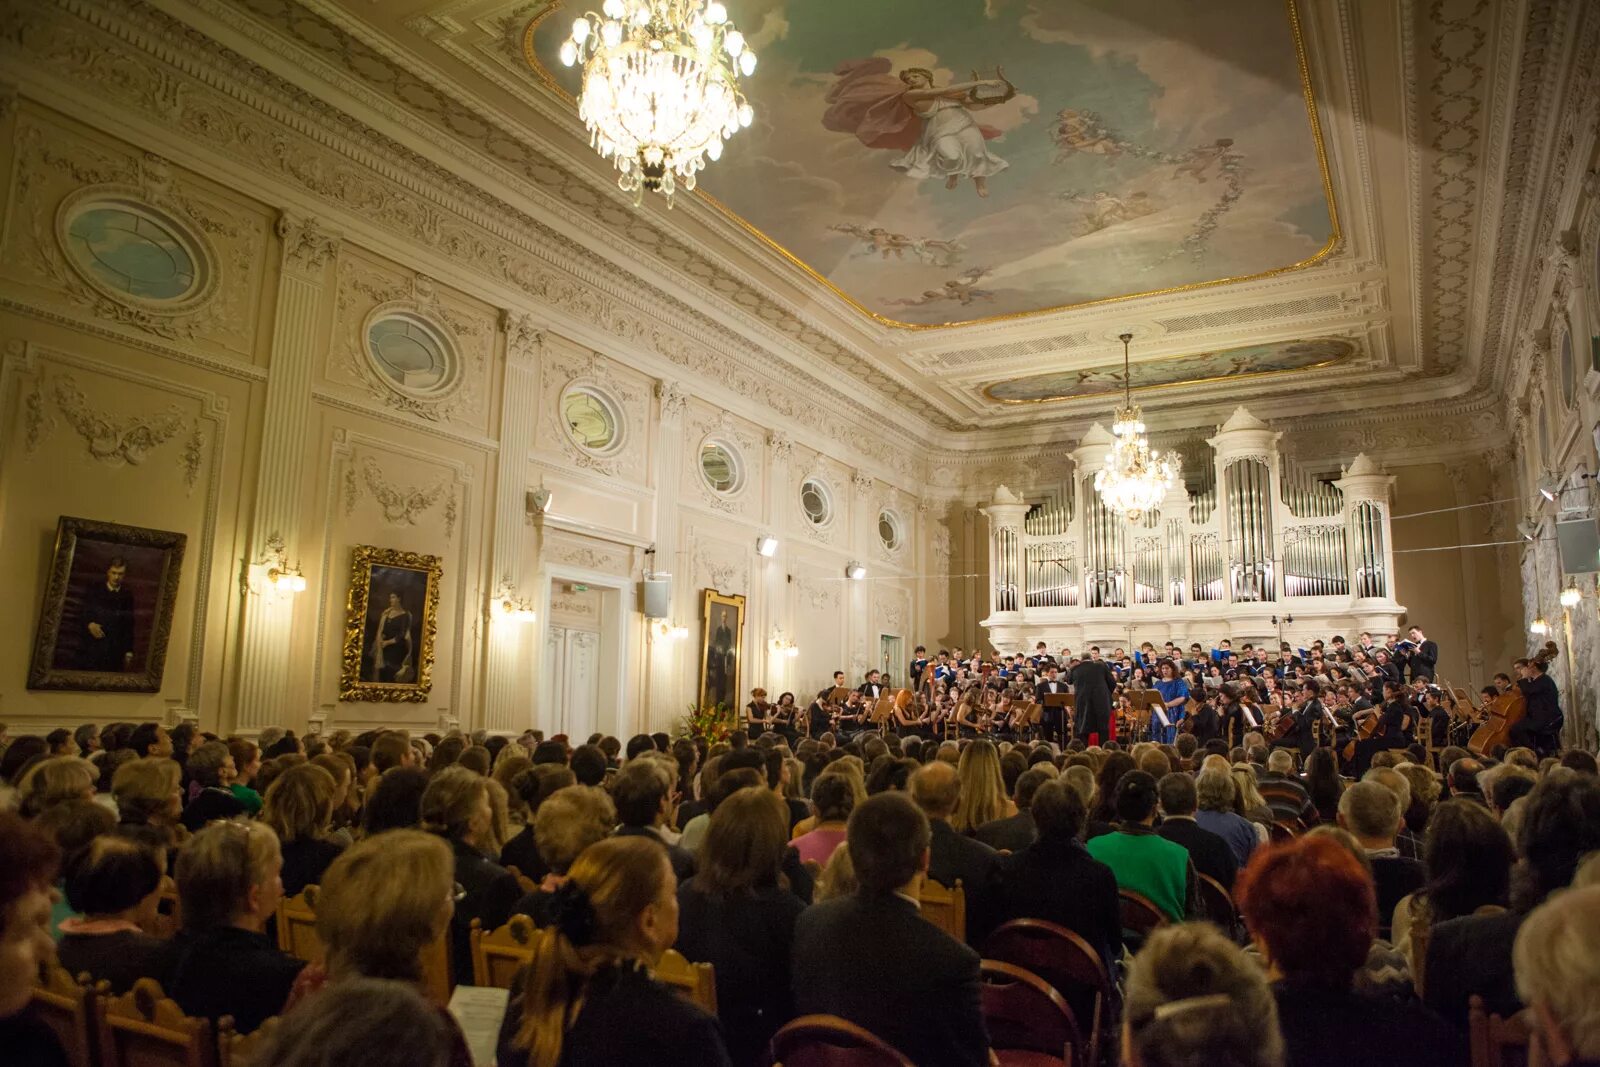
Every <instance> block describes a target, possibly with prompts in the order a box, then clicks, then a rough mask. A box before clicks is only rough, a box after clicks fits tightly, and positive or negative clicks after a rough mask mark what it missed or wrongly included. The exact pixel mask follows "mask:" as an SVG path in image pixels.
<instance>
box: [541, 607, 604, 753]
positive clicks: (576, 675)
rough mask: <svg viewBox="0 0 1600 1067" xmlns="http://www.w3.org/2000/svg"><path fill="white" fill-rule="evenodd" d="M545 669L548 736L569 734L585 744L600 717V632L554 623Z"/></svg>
mask: <svg viewBox="0 0 1600 1067" xmlns="http://www.w3.org/2000/svg"><path fill="white" fill-rule="evenodd" d="M543 673H544V700H543V701H542V706H543V714H541V715H540V718H541V719H543V720H544V722H545V723H546V724H548V725H547V726H546V730H545V736H547V737H549V736H552V735H554V734H566V735H567V737H568V738H569V739H570V740H571V742H572V743H573V744H574V745H581V744H583V743H584V742H585V741H587V740H588V739H589V735H590V734H592V733H594V732H595V724H596V723H597V722H598V721H599V711H600V634H599V632H598V631H595V630H578V629H573V628H570V627H566V626H551V627H550V632H549V636H548V637H547V638H546V639H545V646H544V672H543Z"/></svg>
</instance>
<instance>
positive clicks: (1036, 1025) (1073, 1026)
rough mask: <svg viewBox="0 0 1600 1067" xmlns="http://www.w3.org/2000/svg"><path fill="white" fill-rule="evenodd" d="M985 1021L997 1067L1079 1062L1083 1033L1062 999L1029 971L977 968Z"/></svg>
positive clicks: (992, 965)
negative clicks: (980, 982)
mask: <svg viewBox="0 0 1600 1067" xmlns="http://www.w3.org/2000/svg"><path fill="white" fill-rule="evenodd" d="M979 968H980V973H981V978H982V983H983V984H982V989H981V993H982V996H983V1021H984V1025H985V1026H987V1027H988V1029H989V1047H990V1048H991V1049H992V1050H993V1051H994V1054H995V1058H996V1059H998V1060H999V1061H1000V1067H1065V1065H1071V1064H1075V1063H1081V1062H1083V1061H1082V1060H1081V1058H1079V1057H1080V1054H1079V1051H1078V1050H1080V1049H1082V1048H1083V1034H1082V1031H1080V1030H1079V1029H1078V1020H1077V1019H1076V1018H1074V1017H1073V1014H1072V1008H1071V1007H1069V1006H1068V1005H1067V1002H1066V1001H1065V1000H1063V999H1062V998H1061V994H1060V993H1058V992H1056V991H1055V990H1054V989H1053V988H1051V986H1050V984H1049V983H1048V982H1046V981H1045V980H1044V979H1043V978H1040V977H1039V976H1038V975H1036V974H1034V973H1033V972H1032V971H1029V970H1024V969H1023V968H1021V967H1016V966H1013V965H1012V964H1009V963H1002V962H1000V961H999V960H984V961H982V963H980V964H979Z"/></svg>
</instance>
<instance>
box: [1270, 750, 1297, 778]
mask: <svg viewBox="0 0 1600 1067" xmlns="http://www.w3.org/2000/svg"><path fill="white" fill-rule="evenodd" d="M1267 770H1269V771H1271V772H1272V773H1273V774H1293V773H1294V755H1293V753H1291V752H1290V751H1289V750H1288V749H1286V748H1275V749H1273V750H1272V752H1271V753H1270V754H1269V755H1268V756H1267Z"/></svg>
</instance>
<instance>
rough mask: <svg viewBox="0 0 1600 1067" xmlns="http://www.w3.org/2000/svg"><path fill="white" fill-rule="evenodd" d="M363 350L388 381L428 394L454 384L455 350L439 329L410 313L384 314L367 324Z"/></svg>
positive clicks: (400, 386) (401, 387) (408, 389)
mask: <svg viewBox="0 0 1600 1067" xmlns="http://www.w3.org/2000/svg"><path fill="white" fill-rule="evenodd" d="M367 354H368V355H369V356H371V357H372V363H373V365H374V366H375V367H377V368H378V371H379V373H381V374H382V375H383V376H384V378H386V379H388V381H389V383H390V384H391V385H394V386H396V387H397V388H399V389H400V390H401V391H402V392H406V393H412V394H415V395H418V396H428V395H433V394H437V393H440V392H443V391H444V390H446V389H448V388H449V387H450V386H452V385H454V384H455V377H456V366H457V360H456V357H455V351H454V348H453V346H452V345H451V344H450V341H449V339H448V338H447V337H446V336H445V334H444V333H443V331H441V330H439V329H438V328H437V327H435V326H434V325H433V324H432V323H429V322H427V321H425V320H423V319H421V318H418V317H416V316H414V315H386V316H384V317H383V318H380V319H378V320H377V321H376V322H374V323H373V324H372V325H371V326H369V327H367Z"/></svg>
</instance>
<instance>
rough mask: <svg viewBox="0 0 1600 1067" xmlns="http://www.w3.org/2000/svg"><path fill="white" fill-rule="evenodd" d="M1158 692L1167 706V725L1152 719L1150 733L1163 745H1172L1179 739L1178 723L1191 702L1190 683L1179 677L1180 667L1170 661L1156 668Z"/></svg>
mask: <svg viewBox="0 0 1600 1067" xmlns="http://www.w3.org/2000/svg"><path fill="white" fill-rule="evenodd" d="M1156 692H1158V693H1160V694H1161V701H1162V703H1164V704H1165V705H1166V706H1167V707H1166V715H1167V725H1166V726H1165V727H1163V726H1162V725H1161V723H1160V721H1159V720H1156V719H1152V720H1151V723H1150V733H1151V736H1152V737H1154V738H1155V739H1156V740H1158V741H1160V742H1161V743H1162V744H1164V745H1170V744H1173V743H1174V742H1176V741H1177V739H1178V721H1179V720H1180V719H1182V718H1183V714H1184V707H1185V706H1186V705H1187V704H1188V702H1189V683H1188V682H1185V681H1184V680H1183V679H1182V678H1179V677H1178V667H1177V665H1176V664H1175V663H1173V662H1172V661H1171V660H1170V659H1164V660H1162V661H1161V662H1160V663H1159V664H1157V666H1156Z"/></svg>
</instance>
